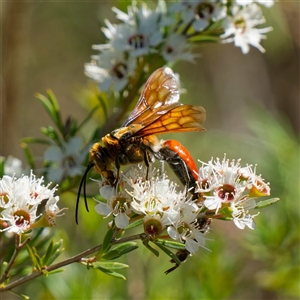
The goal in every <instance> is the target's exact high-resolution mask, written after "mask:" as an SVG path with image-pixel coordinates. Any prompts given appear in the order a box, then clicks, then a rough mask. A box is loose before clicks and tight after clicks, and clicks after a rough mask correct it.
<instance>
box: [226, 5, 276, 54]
mask: <svg viewBox="0 0 300 300" xmlns="http://www.w3.org/2000/svg"><path fill="white" fill-rule="evenodd" d="M232 12H233V17H230V16H228V17H227V18H226V19H225V20H224V22H223V26H224V31H225V32H224V34H223V35H221V38H223V41H222V42H223V43H231V42H234V45H235V46H237V47H240V48H241V50H242V52H243V53H244V54H246V53H248V52H249V50H250V46H249V45H251V46H253V47H256V48H257V49H258V50H260V51H261V52H265V49H264V48H263V47H262V46H261V45H260V42H261V40H262V39H265V38H266V36H265V35H263V33H266V32H269V31H271V30H272V27H266V28H255V26H257V25H260V24H263V23H265V19H264V18H263V16H262V13H261V9H260V7H259V6H258V5H256V4H255V3H253V4H251V5H248V6H245V7H243V8H242V9H241V10H240V9H239V7H237V6H234V7H233V9H232Z"/></svg>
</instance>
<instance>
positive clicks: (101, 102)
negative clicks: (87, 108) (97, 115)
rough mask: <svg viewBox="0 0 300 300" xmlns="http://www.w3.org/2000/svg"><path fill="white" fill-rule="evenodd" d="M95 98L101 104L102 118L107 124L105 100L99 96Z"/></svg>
mask: <svg viewBox="0 0 300 300" xmlns="http://www.w3.org/2000/svg"><path fill="white" fill-rule="evenodd" d="M97 98H98V100H99V102H100V104H101V107H102V109H103V114H104V117H105V122H107V119H108V114H107V106H106V102H105V99H103V97H102V96H101V95H97Z"/></svg>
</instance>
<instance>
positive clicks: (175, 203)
mask: <svg viewBox="0 0 300 300" xmlns="http://www.w3.org/2000/svg"><path fill="white" fill-rule="evenodd" d="M129 184H130V185H131V187H132V189H133V191H132V192H130V193H129V194H130V195H131V196H132V198H133V199H132V202H131V207H132V209H133V210H134V211H135V212H136V213H137V214H143V215H151V216H155V215H156V214H159V215H161V216H164V222H166V223H165V225H166V224H168V223H170V220H172V219H173V218H176V216H177V215H178V213H179V209H180V205H181V203H183V201H184V200H185V199H186V196H185V193H181V192H177V191H176V185H175V184H174V183H172V182H171V183H170V181H169V180H168V179H166V178H159V177H156V178H152V179H151V180H146V181H144V180H143V179H141V178H140V179H138V180H137V181H135V182H133V181H132V182H131V183H129Z"/></svg>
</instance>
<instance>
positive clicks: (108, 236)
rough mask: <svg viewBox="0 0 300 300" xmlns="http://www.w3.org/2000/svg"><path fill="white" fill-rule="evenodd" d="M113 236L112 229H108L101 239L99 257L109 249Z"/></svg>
mask: <svg viewBox="0 0 300 300" xmlns="http://www.w3.org/2000/svg"><path fill="white" fill-rule="evenodd" d="M113 236H114V230H113V228H110V229H109V230H108V231H107V233H106V235H105V237H104V239H103V244H102V247H101V250H100V255H101V254H104V253H106V252H107V251H108V250H109V249H110V247H111V241H112V238H113Z"/></svg>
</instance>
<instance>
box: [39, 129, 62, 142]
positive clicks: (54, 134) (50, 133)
mask: <svg viewBox="0 0 300 300" xmlns="http://www.w3.org/2000/svg"><path fill="white" fill-rule="evenodd" d="M41 132H42V133H43V134H44V135H46V136H47V137H48V138H50V139H51V140H54V141H56V143H57V144H58V145H59V146H61V145H62V141H61V138H60V136H59V134H58V133H57V132H56V130H55V129H54V128H53V127H52V126H48V127H41Z"/></svg>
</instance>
